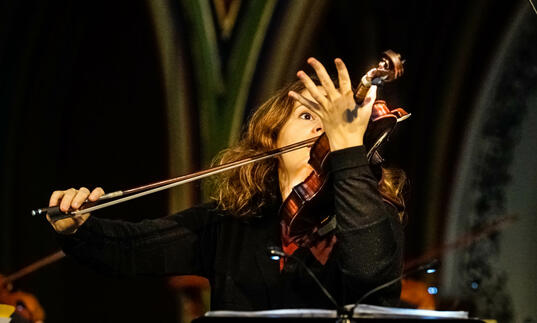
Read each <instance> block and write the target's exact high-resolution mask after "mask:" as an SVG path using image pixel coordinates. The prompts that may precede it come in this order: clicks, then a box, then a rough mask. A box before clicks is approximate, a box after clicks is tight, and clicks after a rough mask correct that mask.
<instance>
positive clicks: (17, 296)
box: [0, 275, 45, 322]
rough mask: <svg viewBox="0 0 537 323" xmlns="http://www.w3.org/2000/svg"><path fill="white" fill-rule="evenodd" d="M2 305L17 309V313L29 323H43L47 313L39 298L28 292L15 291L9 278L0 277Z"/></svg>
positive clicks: (0, 301)
mask: <svg viewBox="0 0 537 323" xmlns="http://www.w3.org/2000/svg"><path fill="white" fill-rule="evenodd" d="M0 304H7V305H11V306H13V307H15V313H16V314H17V315H18V316H20V317H22V318H24V319H25V320H27V321H29V322H43V320H44V319H45V311H44V310H43V307H42V306H41V304H40V303H39V301H38V300H37V298H36V297H35V296H34V295H32V294H30V293H26V292H22V291H16V290H13V285H12V284H11V282H10V280H9V279H8V277H5V276H2V275H0Z"/></svg>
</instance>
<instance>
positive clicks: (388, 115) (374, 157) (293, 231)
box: [32, 50, 410, 241]
mask: <svg viewBox="0 0 537 323" xmlns="http://www.w3.org/2000/svg"><path fill="white" fill-rule="evenodd" d="M403 63H404V62H403V61H402V60H401V57H400V55H399V54H397V53H395V52H393V51H391V50H388V51H386V52H384V53H383V55H382V57H381V60H380V62H379V63H378V66H377V67H376V68H373V69H371V70H370V71H369V72H368V73H367V74H366V75H364V76H363V77H362V79H361V82H360V84H359V86H358V88H357V90H356V92H355V101H356V102H357V103H358V104H361V103H362V101H363V100H364V98H365V97H366V94H367V91H368V89H369V88H370V87H371V85H381V84H383V83H386V82H390V81H392V80H395V79H396V78H398V77H399V76H401V75H402V74H403ZM357 109H358V105H357V107H356V108H355V110H354V111H349V113H350V114H353V113H356V112H357ZM409 116H410V114H408V113H406V112H405V111H404V110H403V109H393V110H390V109H389V108H388V107H387V106H386V104H385V102H383V101H376V102H375V104H374V105H373V110H372V114H371V120H370V123H369V126H368V129H367V130H366V133H365V136H364V144H365V146H366V147H367V149H368V153H367V158H368V159H369V160H370V162H371V163H372V164H373V165H378V164H380V163H381V162H382V158H381V157H380V155H379V154H378V152H377V150H378V148H379V147H380V145H381V144H382V143H383V142H384V141H385V140H386V139H387V138H388V137H389V135H390V133H391V132H392V131H393V129H394V127H395V125H396V124H397V123H398V122H400V121H402V120H405V119H406V118H408V117H409ZM305 147H312V149H311V153H310V154H311V158H310V161H309V163H310V164H311V165H312V167H313V169H314V172H313V173H312V175H311V176H309V177H308V179H306V181H305V182H304V184H305V185H300V186H297V187H295V188H294V189H293V191H292V192H291V196H290V197H288V198H287V199H286V200H285V202H284V203H283V205H282V207H281V211H280V214H281V215H282V218H283V221H284V225H285V227H286V228H287V230H286V233H287V234H288V235H289V236H290V237H291V238H292V240H293V241H295V240H296V241H299V240H300V239H299V237H302V238H303V239H302V240H304V238H306V237H308V236H309V235H310V234H312V232H315V233H316V234H318V235H321V236H322V235H324V232H325V231H331V230H330V228H331V227H330V226H326V224H331V226H332V227H335V225H334V221H330V220H331V219H332V217H331V216H330V217H320V216H317V215H313V216H312V217H307V216H301V214H303V212H305V211H309V210H315V212H308V213H312V214H325V212H324V211H326V213H327V214H328V213H330V210H329V209H326V210H325V208H326V206H327V205H330V204H332V203H325V202H322V203H321V202H320V201H323V200H324V199H325V198H326V199H327V200H328V201H330V196H329V195H330V194H328V193H325V190H323V189H322V188H323V187H324V186H326V184H325V183H326V180H325V178H326V174H325V172H324V171H323V162H324V160H325V158H326V156H327V155H328V153H329V152H330V146H329V143H328V138H327V137H326V135H321V136H319V137H314V138H310V139H307V140H303V141H301V142H298V143H295V144H291V145H288V146H286V147H281V148H276V149H273V150H270V151H268V152H264V153H260V154H257V155H255V156H252V157H248V158H245V159H242V160H238V161H233V162H230V163H226V164H222V165H219V166H216V167H213V168H210V169H207V170H203V171H200V172H196V173H192V174H188V175H183V176H179V177H175V178H171V179H167V180H163V181H159V182H155V183H151V184H148V185H144V186H139V187H135V188H132V189H129V190H125V191H116V192H112V193H108V194H105V195H103V196H101V197H100V198H99V199H98V200H97V201H95V202H88V201H86V203H84V204H83V205H82V206H81V207H80V208H79V209H78V210H69V211H67V212H62V211H61V210H60V208H59V206H55V207H46V208H40V209H36V210H33V211H32V215H33V216H38V215H45V214H48V215H49V216H50V217H51V219H52V220H53V221H56V220H60V219H63V218H68V217H73V216H75V215H79V214H84V213H89V212H92V211H96V210H100V209H102V208H105V207H109V206H112V205H116V204H119V203H123V202H126V201H129V200H132V199H135V198H138V197H142V196H145V195H148V194H152V193H155V192H159V191H162V190H166V189H169V188H172V187H175V186H178V185H182V184H185V183H189V182H192V181H195V180H199V179H202V178H205V177H209V176H212V175H215V174H218V173H221V172H224V171H227V170H231V169H233V168H236V167H241V166H244V165H247V164H250V163H254V162H257V161H261V160H264V159H268V158H273V157H276V156H279V155H281V154H284V153H287V152H290V151H294V150H297V149H301V148H305ZM319 210H322V211H323V212H319ZM332 213H333V212H332ZM305 240H308V239H307V238H306V239H305ZM305 240H304V241H305Z"/></svg>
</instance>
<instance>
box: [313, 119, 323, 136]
mask: <svg viewBox="0 0 537 323" xmlns="http://www.w3.org/2000/svg"><path fill="white" fill-rule="evenodd" d="M313 132H314V133H316V134H317V133H321V132H323V124H322V123H321V122H320V121H319V122H318V123H317V124H315V126H314V128H313Z"/></svg>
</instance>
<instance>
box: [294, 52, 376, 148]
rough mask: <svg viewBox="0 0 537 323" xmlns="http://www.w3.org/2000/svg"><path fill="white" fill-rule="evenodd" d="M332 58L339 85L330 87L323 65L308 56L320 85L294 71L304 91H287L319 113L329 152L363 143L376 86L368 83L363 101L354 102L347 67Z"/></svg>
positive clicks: (330, 83) (328, 77)
mask: <svg viewBox="0 0 537 323" xmlns="http://www.w3.org/2000/svg"><path fill="white" fill-rule="evenodd" d="M334 61H335V63H336V68H337V71H338V79H339V88H336V87H335V86H334V82H332V80H331V79H330V76H329V75H328V73H327V71H326V69H325V68H324V66H323V64H321V63H320V62H319V61H318V60H316V59H315V58H312V57H311V58H309V59H308V64H310V65H311V66H312V67H313V68H314V69H315V73H316V74H317V77H318V78H319V81H320V82H321V85H320V86H317V85H315V83H314V82H313V81H312V79H311V78H310V77H309V76H308V75H307V74H306V73H304V71H298V72H297V76H298V78H300V80H301V81H302V83H303V84H304V86H305V87H306V90H305V91H304V93H297V92H294V91H290V92H289V96H290V97H292V98H293V99H295V100H297V101H298V102H300V103H301V104H303V105H304V106H306V107H308V108H309V109H311V110H312V111H313V112H314V113H316V114H317V115H318V116H319V118H320V119H321V121H322V122H323V128H324V131H325V132H326V135H327V137H328V140H329V141H330V148H331V150H332V151H335V150H339V149H344V148H348V147H353V146H361V145H363V138H364V134H365V131H366V129H367V125H368V123H369V118H370V116H371V108H372V107H373V103H374V102H375V99H376V95H377V87H376V86H375V85H372V86H371V88H370V89H369V91H368V93H367V96H366V98H365V99H364V101H363V103H362V104H361V105H357V104H356V102H355V101H354V93H353V91H352V87H351V81H350V77H349V72H348V71H347V67H346V66H345V64H344V63H343V61H342V60H341V59H339V58H336V59H335V60H334ZM308 97H309V98H308Z"/></svg>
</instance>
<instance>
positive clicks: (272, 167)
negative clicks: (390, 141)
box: [211, 81, 406, 220]
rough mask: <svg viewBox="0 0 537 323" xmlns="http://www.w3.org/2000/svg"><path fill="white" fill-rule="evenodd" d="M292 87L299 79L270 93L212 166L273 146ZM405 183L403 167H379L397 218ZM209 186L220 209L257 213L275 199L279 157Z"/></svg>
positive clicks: (233, 172)
mask: <svg viewBox="0 0 537 323" xmlns="http://www.w3.org/2000/svg"><path fill="white" fill-rule="evenodd" d="M336 86H337V85H336ZM291 90H292V91H295V92H298V93H300V92H302V91H304V90H305V88H304V85H303V84H302V82H301V81H296V82H294V83H291V84H289V85H287V86H285V87H284V88H282V89H280V90H279V91H278V92H276V93H275V94H274V95H273V96H272V97H270V98H269V99H268V100H267V101H266V102H265V103H263V104H262V105H261V106H260V107H259V108H258V109H257V110H256V111H255V112H254V113H253V114H252V115H251V117H250V119H249V121H248V123H247V127H246V128H245V129H244V131H243V134H242V136H241V138H240V140H239V142H238V143H237V144H236V145H235V146H233V147H230V148H227V149H224V150H223V151H221V152H220V153H219V154H218V155H217V156H216V158H215V159H214V160H213V163H212V164H213V166H215V165H222V164H225V163H228V162H231V161H235V160H240V159H243V158H246V157H249V156H252V155H255V154H258V153H262V152H266V151H268V150H271V149H274V148H276V141H277V139H278V134H279V133H280V130H281V128H282V127H283V125H284V124H285V123H286V122H287V119H289V116H290V115H291V112H292V111H293V107H294V104H295V101H294V100H293V99H292V98H290V97H289V96H288V95H287V94H288V93H289V91H291ZM405 184H406V176H405V174H404V172H403V171H402V170H399V169H384V168H383V169H382V178H381V180H380V182H379V186H378V189H379V192H380V193H381V195H382V196H383V198H384V199H385V200H387V201H388V202H389V203H391V204H393V205H394V206H396V207H397V208H398V209H399V217H400V220H402V218H403V214H404V206H405V200H404V194H403V193H404V187H405ZM212 186H213V188H212V190H213V194H212V196H211V198H212V199H214V200H215V201H216V202H217V204H218V207H219V208H220V209H222V210H225V211H228V212H230V213H231V214H232V215H234V216H238V217H249V216H253V215H256V214H257V213H256V210H257V209H259V208H261V207H263V206H265V205H267V203H268V202H270V201H274V200H276V199H277V198H278V195H279V194H281V193H280V190H279V186H278V159H277V158H271V159H265V160H262V161H259V162H256V163H252V164H249V165H246V166H243V167H239V168H235V169H233V170H230V171H227V172H223V173H221V174H219V175H218V176H216V177H214V179H213V181H212Z"/></svg>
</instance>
